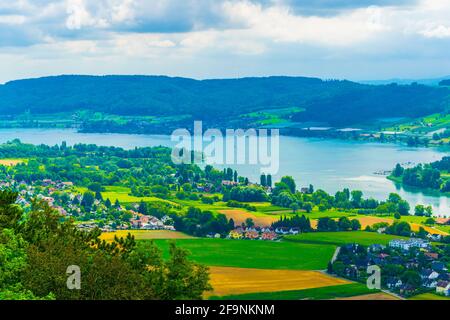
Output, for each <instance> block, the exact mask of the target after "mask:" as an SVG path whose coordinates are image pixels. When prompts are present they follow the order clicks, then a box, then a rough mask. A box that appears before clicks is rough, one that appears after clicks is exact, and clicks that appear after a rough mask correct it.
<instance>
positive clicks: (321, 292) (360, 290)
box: [210, 283, 373, 300]
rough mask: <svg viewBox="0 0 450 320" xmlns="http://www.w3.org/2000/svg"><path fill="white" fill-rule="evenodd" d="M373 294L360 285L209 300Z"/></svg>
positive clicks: (310, 298) (351, 284) (287, 298)
mask: <svg viewBox="0 0 450 320" xmlns="http://www.w3.org/2000/svg"><path fill="white" fill-rule="evenodd" d="M370 293H373V291H372V290H369V289H368V288H367V286H365V285H363V284H361V283H349V284H341V285H331V286H326V287H319V288H312V289H303V290H286V291H275V292H262V293H248V294H240V295H226V296H222V297H217V296H212V297H211V298H210V299H224V300H303V299H307V300H328V299H335V298H339V297H350V296H359V295H364V294H370Z"/></svg>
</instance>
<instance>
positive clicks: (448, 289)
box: [436, 281, 450, 297]
mask: <svg viewBox="0 0 450 320" xmlns="http://www.w3.org/2000/svg"><path fill="white" fill-rule="evenodd" d="M436 293H437V294H442V295H445V296H447V297H448V296H450V282H448V281H439V282H438V283H437V286H436Z"/></svg>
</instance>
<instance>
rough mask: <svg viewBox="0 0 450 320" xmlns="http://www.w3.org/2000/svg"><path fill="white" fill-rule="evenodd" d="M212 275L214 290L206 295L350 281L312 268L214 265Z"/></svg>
mask: <svg viewBox="0 0 450 320" xmlns="http://www.w3.org/2000/svg"><path fill="white" fill-rule="evenodd" d="M210 275H211V282H210V283H211V285H212V287H213V288H214V290H213V291H212V292H209V293H208V294H207V295H206V296H224V295H238V294H247V293H254V292H258V293H263V292H274V291H280V290H303V289H310V288H320V287H328V286H337V285H345V284H348V283H350V282H349V281H348V280H345V279H340V278H336V277H332V276H330V275H327V274H325V273H322V272H319V271H309V270H267V269H244V268H230V267H210Z"/></svg>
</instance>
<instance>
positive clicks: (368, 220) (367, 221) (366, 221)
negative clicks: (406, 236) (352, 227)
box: [357, 216, 448, 235]
mask: <svg viewBox="0 0 450 320" xmlns="http://www.w3.org/2000/svg"><path fill="white" fill-rule="evenodd" d="M357 219H358V220H359V222H360V223H361V229H362V230H364V229H365V228H366V227H367V226H372V225H374V224H375V223H380V222H387V223H389V224H392V223H393V221H394V219H392V218H380V217H371V216H367V217H358V218H357ZM400 221H402V220H401V219H400ZM408 223H409V224H410V225H411V229H412V231H419V228H420V227H423V228H424V229H425V231H427V232H429V233H431V234H441V235H448V233H446V232H444V231H442V230H438V229H435V228H431V227H427V226H425V225H422V224H419V223H411V222H408Z"/></svg>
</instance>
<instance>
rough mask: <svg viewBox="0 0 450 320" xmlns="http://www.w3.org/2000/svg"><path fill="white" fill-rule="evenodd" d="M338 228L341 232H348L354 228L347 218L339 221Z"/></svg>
mask: <svg viewBox="0 0 450 320" xmlns="http://www.w3.org/2000/svg"><path fill="white" fill-rule="evenodd" d="M338 228H339V230H341V231H348V230H349V229H351V228H352V223H351V222H350V220H349V218H347V217H340V218H339V221H338Z"/></svg>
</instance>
